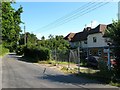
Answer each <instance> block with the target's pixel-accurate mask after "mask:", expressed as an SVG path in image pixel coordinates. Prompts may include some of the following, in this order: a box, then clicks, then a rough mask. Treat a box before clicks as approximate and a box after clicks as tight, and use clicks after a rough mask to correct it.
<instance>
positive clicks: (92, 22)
mask: <svg viewBox="0 0 120 90" xmlns="http://www.w3.org/2000/svg"><path fill="white" fill-rule="evenodd" d="M98 24H99V22H98V21H96V20H93V21H91V23H89V24H87V25H86V26H87V27H91V26H92V28H95V27H96V26H97V25H98Z"/></svg>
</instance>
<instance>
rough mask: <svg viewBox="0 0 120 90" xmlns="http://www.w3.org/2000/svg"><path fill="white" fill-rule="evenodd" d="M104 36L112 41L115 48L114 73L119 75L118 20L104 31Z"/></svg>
mask: <svg viewBox="0 0 120 90" xmlns="http://www.w3.org/2000/svg"><path fill="white" fill-rule="evenodd" d="M106 35H107V36H108V37H110V38H111V39H112V40H113V43H114V46H115V48H114V52H115V56H116V61H117V66H116V71H117V72H118V73H119V75H120V20H119V21H113V24H112V25H111V26H110V27H108V29H107V30H106ZM118 73H117V74H118Z"/></svg>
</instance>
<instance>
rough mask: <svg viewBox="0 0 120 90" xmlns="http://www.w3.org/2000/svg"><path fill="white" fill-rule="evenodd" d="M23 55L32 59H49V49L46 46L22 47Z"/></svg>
mask: <svg viewBox="0 0 120 90" xmlns="http://www.w3.org/2000/svg"><path fill="white" fill-rule="evenodd" d="M24 56H27V57H31V58H34V61H35V62H36V61H43V60H44V61H45V60H49V59H50V50H49V49H47V48H37V47H36V48H30V47H29V48H28V47H25V48H24Z"/></svg>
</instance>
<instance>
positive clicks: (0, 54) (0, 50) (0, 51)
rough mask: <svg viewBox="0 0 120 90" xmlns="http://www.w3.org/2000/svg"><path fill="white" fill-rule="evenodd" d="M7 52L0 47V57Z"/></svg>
mask: <svg viewBox="0 0 120 90" xmlns="http://www.w3.org/2000/svg"><path fill="white" fill-rule="evenodd" d="M8 52H9V50H8V49H6V48H5V47H3V46H2V45H0V56H3V55H4V54H6V53H8Z"/></svg>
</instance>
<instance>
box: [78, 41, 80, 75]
mask: <svg viewBox="0 0 120 90" xmlns="http://www.w3.org/2000/svg"><path fill="white" fill-rule="evenodd" d="M78 73H80V42H79V46H78Z"/></svg>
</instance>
